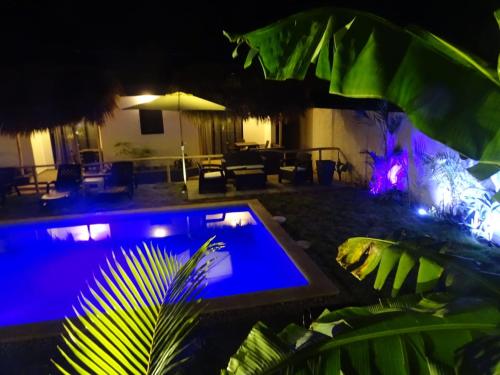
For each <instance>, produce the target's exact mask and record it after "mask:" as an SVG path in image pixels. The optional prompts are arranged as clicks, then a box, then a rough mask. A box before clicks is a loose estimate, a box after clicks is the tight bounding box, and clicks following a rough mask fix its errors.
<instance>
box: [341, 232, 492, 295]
mask: <svg viewBox="0 0 500 375" xmlns="http://www.w3.org/2000/svg"><path fill="white" fill-rule="evenodd" d="M436 245H437V247H436ZM440 247H441V249H443V248H445V245H443V244H436V243H435V242H433V243H426V244H421V243H418V242H416V241H413V242H412V241H389V240H381V239H376V238H367V237H353V238H349V239H348V240H347V241H345V242H344V243H343V244H341V245H340V246H339V249H338V254H337V262H338V263H339V264H340V265H341V266H342V267H343V268H345V269H347V270H349V271H350V272H351V274H352V275H353V276H355V277H356V278H358V279H359V280H363V279H364V278H366V277H367V276H368V275H370V274H372V273H374V272H376V278H375V281H374V285H373V286H374V288H375V289H376V290H381V289H382V288H383V287H384V285H385V284H386V283H387V281H388V280H389V275H390V274H391V273H394V272H395V273H394V277H393V281H392V292H391V295H392V296H393V297H395V296H396V295H397V294H398V293H399V291H400V289H401V288H402V286H403V284H404V283H405V282H407V283H409V282H410V281H409V279H410V275H411V274H412V270H414V271H416V274H417V276H416V281H415V284H416V285H415V292H416V293H424V292H429V291H431V290H433V288H435V287H436V284H437V283H438V282H439V281H442V284H444V285H445V286H446V287H448V288H450V289H454V290H457V289H461V291H462V294H463V292H464V291H465V290H472V289H473V287H476V289H475V290H476V292H477V291H479V292H480V293H483V294H486V295H488V296H490V297H495V298H497V299H500V286H499V285H500V279H499V278H498V277H496V278H495V277H494V276H493V275H486V274H481V273H480V272H479V271H477V270H474V269H470V268H469V267H467V266H465V265H464V264H463V263H460V262H459V261H458V260H456V258H453V257H452V256H450V255H448V254H447V253H446V252H443V251H440ZM394 270H395V271H394ZM407 280H408V281H407Z"/></svg>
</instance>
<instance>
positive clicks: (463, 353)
mask: <svg viewBox="0 0 500 375" xmlns="http://www.w3.org/2000/svg"><path fill="white" fill-rule="evenodd" d="M457 359H458V361H457V364H456V370H457V372H458V373H461V374H500V333H498V332H496V334H492V335H486V336H483V337H480V338H478V339H476V340H474V341H472V342H470V343H468V344H467V345H465V346H464V347H463V348H461V349H460V350H459V351H458V353H457Z"/></svg>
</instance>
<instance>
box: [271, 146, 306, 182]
mask: <svg viewBox="0 0 500 375" xmlns="http://www.w3.org/2000/svg"><path fill="white" fill-rule="evenodd" d="M291 162H293V165H285V164H289V163H291ZM283 164H284V165H283V166H281V167H280V170H279V177H278V179H279V182H282V180H287V181H291V182H293V183H294V184H301V183H304V182H309V183H312V182H313V170H312V160H311V154H308V153H304V152H300V153H297V155H296V157H295V159H294V160H292V159H290V158H287V159H285V160H283Z"/></svg>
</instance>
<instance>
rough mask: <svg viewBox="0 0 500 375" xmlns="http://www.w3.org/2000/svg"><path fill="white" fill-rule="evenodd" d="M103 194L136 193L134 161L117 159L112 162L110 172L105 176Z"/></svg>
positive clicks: (131, 194)
mask: <svg viewBox="0 0 500 375" xmlns="http://www.w3.org/2000/svg"><path fill="white" fill-rule="evenodd" d="M101 193H103V194H127V195H128V197H129V198H132V196H133V195H134V163H133V162H131V161H117V162H114V163H112V164H111V170H110V174H109V175H108V176H106V177H105V178H104V189H103V190H102V192H101Z"/></svg>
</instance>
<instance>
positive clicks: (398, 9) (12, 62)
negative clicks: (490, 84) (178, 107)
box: [0, 0, 500, 80]
mask: <svg viewBox="0 0 500 375" xmlns="http://www.w3.org/2000/svg"><path fill="white" fill-rule="evenodd" d="M450 4H452V5H450ZM323 5H332V6H341V7H349V8H353V9H359V10H365V11H370V12H372V13H376V14H378V15H380V16H383V17H385V18H387V19H389V20H391V21H392V22H394V23H396V24H399V25H402V26H404V25H407V24H417V25H419V26H422V27H424V28H427V29H429V30H430V31H432V32H434V33H436V34H438V35H439V36H442V37H444V38H445V39H447V40H449V41H451V42H452V43H454V44H457V45H458V46H461V47H463V48H465V49H466V50H469V51H470V52H473V53H475V54H476V55H478V56H480V57H482V58H483V59H485V60H487V61H488V62H489V63H490V64H491V65H493V66H494V64H496V58H497V56H498V52H499V50H500V31H499V30H498V26H497V24H496V22H495V19H494V17H493V14H492V12H493V10H494V9H495V8H500V0H475V1H469V0H461V1H459V0H457V1H454V2H447V1H443V0H433V1H430V0H421V1H414V0H412V1H411V2H410V1H404V0H399V1H395V0H391V1H389V0H371V1H367V0H351V1H341V0H339V1H299V0H289V1H283V0H281V1H280V0H275V1H273V0H268V1H266V2H263V1H251V0H248V1H232V2H217V1H212V2H210V1H208V0H207V1H205V2H200V3H196V2H193V1H183V0H177V1H176V2H174V1H172V0H168V1H167V0H165V1H162V2H153V1H146V0H142V1H135V2H133V3H131V4H128V3H126V2H125V1H122V2H111V1H106V0H101V2H96V3H93V2H91V1H85V2H78V1H71V0H68V1H64V2H59V1H19V0H10V1H5V0H4V1H2V2H1V5H0V38H1V39H0V40H1V48H2V59H1V61H0V67H2V70H3V71H4V72H5V71H7V70H6V68H9V69H29V67H30V66H37V65H40V64H41V63H43V64H49V65H50V64H67V63H75V64H91V65H96V66H100V67H105V68H108V69H112V70H113V71H116V72H118V74H119V75H120V77H121V78H122V79H124V77H129V78H131V77H134V79H136V80H141V79H144V80H149V79H155V78H158V77H164V78H165V77H167V76H168V73H167V72H168V71H171V70H173V69H177V68H178V67H179V66H184V65H187V64H193V63H195V64H199V63H201V62H205V61H208V62H217V63H229V64H230V63H232V59H231V51H232V49H233V47H234V46H232V45H231V44H230V43H229V42H228V41H227V40H226V38H225V37H223V36H222V30H223V29H225V30H228V31H232V32H245V31H250V30H253V29H255V28H258V27H261V26H265V25H266V24H268V23H271V22H273V21H275V20H278V19H279V18H282V17H286V16H287V15H290V14H293V13H294V12H297V11H300V10H304V9H310V8H313V7H316V6H323ZM238 64H240V65H241V64H242V62H241V60H240V61H239V62H238Z"/></svg>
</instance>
